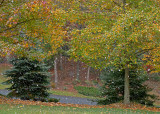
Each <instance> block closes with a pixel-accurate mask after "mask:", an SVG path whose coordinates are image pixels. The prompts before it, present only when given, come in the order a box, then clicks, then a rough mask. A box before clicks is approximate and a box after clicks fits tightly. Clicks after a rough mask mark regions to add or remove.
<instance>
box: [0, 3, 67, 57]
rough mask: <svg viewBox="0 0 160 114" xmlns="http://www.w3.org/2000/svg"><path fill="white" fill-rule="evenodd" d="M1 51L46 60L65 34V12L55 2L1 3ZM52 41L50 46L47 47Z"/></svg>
mask: <svg viewBox="0 0 160 114" xmlns="http://www.w3.org/2000/svg"><path fill="white" fill-rule="evenodd" d="M0 15H1V17H0V21H1V23H0V37H1V39H0V47H1V54H3V55H5V53H8V51H9V52H10V53H14V54H17V55H18V56H27V57H30V58H38V59H43V58H46V57H47V56H50V55H52V54H56V53H57V48H59V47H61V46H62V45H63V38H64V37H65V30H64V29H63V25H64V24H65V21H64V17H65V15H66V13H64V10H63V9H61V8H57V6H56V5H55V4H54V1H52V0H47V1H45V0H44V1H41V0H5V1H3V0H2V2H1V4H0ZM48 44H50V45H51V49H50V50H45V48H46V45H48Z"/></svg>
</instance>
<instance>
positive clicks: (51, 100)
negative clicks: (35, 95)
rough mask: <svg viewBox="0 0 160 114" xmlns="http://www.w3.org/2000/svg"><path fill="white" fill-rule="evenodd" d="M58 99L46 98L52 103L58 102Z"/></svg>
mask: <svg viewBox="0 0 160 114" xmlns="http://www.w3.org/2000/svg"><path fill="white" fill-rule="evenodd" d="M59 100H60V99H56V98H49V99H48V102H54V103H57V102H59Z"/></svg>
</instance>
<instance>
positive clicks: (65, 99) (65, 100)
mask: <svg viewBox="0 0 160 114" xmlns="http://www.w3.org/2000/svg"><path fill="white" fill-rule="evenodd" d="M8 93H9V91H8V90H2V89H1V90H0V94H2V95H7V94H8ZM50 97H51V98H56V99H60V101H59V102H60V103H70V104H87V105H97V102H93V101H91V99H87V98H79V97H71V96H61V95H53V94H52V95H50Z"/></svg>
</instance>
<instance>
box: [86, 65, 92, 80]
mask: <svg viewBox="0 0 160 114" xmlns="http://www.w3.org/2000/svg"><path fill="white" fill-rule="evenodd" d="M90 68H91V67H90V66H88V71H87V81H89V73H90Z"/></svg>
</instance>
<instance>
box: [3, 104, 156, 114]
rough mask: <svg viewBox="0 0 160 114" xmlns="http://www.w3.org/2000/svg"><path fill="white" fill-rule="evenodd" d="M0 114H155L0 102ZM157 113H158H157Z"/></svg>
mask: <svg viewBox="0 0 160 114" xmlns="http://www.w3.org/2000/svg"><path fill="white" fill-rule="evenodd" d="M0 113H1V114H156V113H155V112H152V111H145V110H131V109H116V108H78V107H63V106H43V105H15V104H0ZM157 114H158V113H157Z"/></svg>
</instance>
